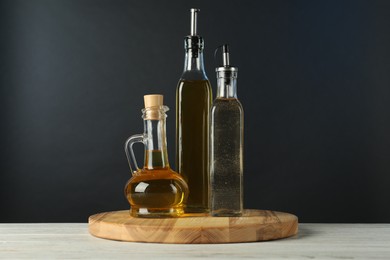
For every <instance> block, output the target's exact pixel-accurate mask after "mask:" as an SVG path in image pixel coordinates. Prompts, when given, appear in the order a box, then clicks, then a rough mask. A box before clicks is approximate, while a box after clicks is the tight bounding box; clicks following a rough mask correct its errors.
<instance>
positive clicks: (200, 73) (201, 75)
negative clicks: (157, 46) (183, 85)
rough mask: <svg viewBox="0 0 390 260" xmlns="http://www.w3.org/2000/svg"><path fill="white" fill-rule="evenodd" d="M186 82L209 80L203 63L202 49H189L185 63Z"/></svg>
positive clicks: (184, 75) (183, 77) (183, 76)
mask: <svg viewBox="0 0 390 260" xmlns="http://www.w3.org/2000/svg"><path fill="white" fill-rule="evenodd" d="M181 78H182V79H184V80H205V79H207V76H206V72H205V69H204V62H203V50H202V49H187V50H186V56H185V61H184V71H183V74H182V77H181Z"/></svg>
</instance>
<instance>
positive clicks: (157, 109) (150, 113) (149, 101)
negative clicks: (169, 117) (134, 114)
mask: <svg viewBox="0 0 390 260" xmlns="http://www.w3.org/2000/svg"><path fill="white" fill-rule="evenodd" d="M163 101H164V96H163V95H158V94H153V95H145V96H144V102H145V108H144V109H143V110H142V111H143V113H144V115H143V118H144V119H145V120H160V119H165V117H166V115H165V112H166V111H168V110H169V108H168V107H167V106H164V102H163Z"/></svg>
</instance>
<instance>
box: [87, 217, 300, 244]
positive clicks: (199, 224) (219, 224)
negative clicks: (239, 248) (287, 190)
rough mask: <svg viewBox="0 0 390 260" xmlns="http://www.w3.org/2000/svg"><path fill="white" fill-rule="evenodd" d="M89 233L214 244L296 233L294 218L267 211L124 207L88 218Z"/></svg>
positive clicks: (113, 237)
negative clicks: (144, 213)
mask: <svg viewBox="0 0 390 260" xmlns="http://www.w3.org/2000/svg"><path fill="white" fill-rule="evenodd" d="M89 231H90V233H91V234H92V235H94V236H97V237H100V238H107V239H113V240H122V241H131V242H151V243H170V244H172V243H173V244H216V243H238V242H254V241H265V240H273V239H280V238H286V237H290V236H293V235H295V234H297V232H298V218H297V217H296V216H294V215H292V214H289V213H284V212H277V211H269V210H244V212H243V214H242V216H241V217H211V216H204V215H203V216H197V217H193V216H187V217H180V218H134V217H131V216H130V214H129V211H128V210H121V211H111V212H104V213H99V214H95V215H92V216H91V217H89Z"/></svg>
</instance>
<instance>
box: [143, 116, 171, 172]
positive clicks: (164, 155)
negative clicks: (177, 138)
mask: <svg viewBox="0 0 390 260" xmlns="http://www.w3.org/2000/svg"><path fill="white" fill-rule="evenodd" d="M144 135H145V148H146V149H145V160H144V161H145V163H144V169H148V170H152V169H156V168H157V169H161V168H169V162H168V151H167V138H166V121H165V118H163V119H162V118H160V119H158V120H151V119H144Z"/></svg>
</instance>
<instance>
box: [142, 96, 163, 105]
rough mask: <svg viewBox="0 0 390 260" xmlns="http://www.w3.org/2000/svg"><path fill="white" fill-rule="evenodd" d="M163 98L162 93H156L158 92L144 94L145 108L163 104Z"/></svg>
mask: <svg viewBox="0 0 390 260" xmlns="http://www.w3.org/2000/svg"><path fill="white" fill-rule="evenodd" d="M163 100H164V96H163V95H158V94H152V95H145V96H144V102H145V108H149V107H160V106H163V105H164V103H163Z"/></svg>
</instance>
